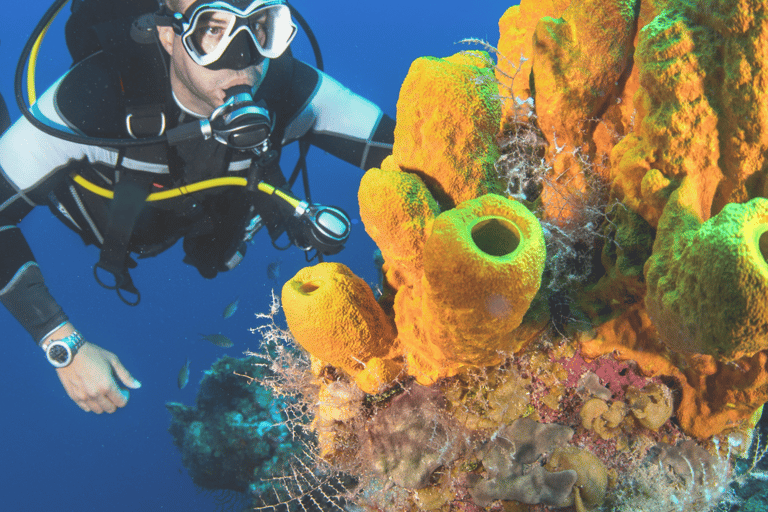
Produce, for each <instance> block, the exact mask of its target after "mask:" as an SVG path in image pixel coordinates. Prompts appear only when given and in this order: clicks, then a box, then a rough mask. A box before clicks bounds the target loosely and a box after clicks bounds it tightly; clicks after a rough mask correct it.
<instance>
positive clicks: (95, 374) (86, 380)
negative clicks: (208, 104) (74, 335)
mask: <svg viewBox="0 0 768 512" xmlns="http://www.w3.org/2000/svg"><path fill="white" fill-rule="evenodd" d="M56 373H57V374H58V375H59V380H61V384H62V385H63V386H64V390H65V391H66V392H67V394H68V395H69V398H71V399H72V400H74V401H75V403H76V404H77V405H78V406H79V407H80V408H81V409H82V410H84V411H86V412H95V413H96V414H101V413H102V412H108V413H110V414H111V413H113V412H115V411H116V410H117V408H118V407H125V405H126V404H127V403H128V398H129V392H128V390H127V389H121V388H120V387H119V386H118V385H117V382H116V381H115V378H119V379H120V381H121V382H122V383H123V384H124V385H125V386H126V387H129V388H131V389H138V388H140V387H141V383H140V382H139V381H137V380H136V379H134V378H133V377H132V376H131V374H130V373H129V372H128V370H126V369H125V367H124V366H123V365H122V363H121V362H120V360H119V359H118V358H117V356H116V355H115V354H113V353H112V352H110V351H108V350H104V349H103V348H101V347H99V346H97V345H94V344H93V343H90V342H87V341H86V342H85V343H84V344H83V346H82V347H80V350H78V352H77V354H75V357H74V358H73V359H72V363H70V365H69V366H66V367H64V368H57V369H56Z"/></svg>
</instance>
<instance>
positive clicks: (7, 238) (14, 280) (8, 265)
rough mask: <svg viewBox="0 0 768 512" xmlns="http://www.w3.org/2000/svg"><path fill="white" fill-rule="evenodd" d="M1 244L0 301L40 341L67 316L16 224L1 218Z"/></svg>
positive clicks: (33, 337) (36, 340) (37, 341)
mask: <svg viewBox="0 0 768 512" xmlns="http://www.w3.org/2000/svg"><path fill="white" fill-rule="evenodd" d="M0 200H2V198H0ZM0 219H1V217H0ZM0 247H1V248H2V250H0V303H2V304H3V305H4V306H5V307H6V309H8V311H9V312H10V313H11V315H13V317H14V318H16V320H17V321H18V322H19V323H20V324H21V325H22V327H24V329H26V331H27V332H28V333H29V334H30V336H32V339H34V340H35V342H36V343H38V344H39V343H40V342H41V341H42V340H43V339H44V338H46V337H47V336H49V335H50V334H51V333H52V332H53V331H54V330H56V328H57V327H59V326H60V325H61V324H62V323H64V322H66V321H67V316H66V315H65V314H64V310H63V309H62V308H61V306H59V304H58V303H57V302H56V301H55V300H54V298H53V297H52V296H51V294H50V292H49V291H48V287H46V286H45V281H44V280H43V274H42V272H41V271H40V268H39V267H38V266H37V263H36V262H35V258H34V256H33V255H32V251H31V249H30V248H29V245H28V244H27V241H26V240H25V239H24V235H22V233H21V230H20V229H19V228H18V226H14V225H11V224H7V223H6V224H3V223H2V220H0Z"/></svg>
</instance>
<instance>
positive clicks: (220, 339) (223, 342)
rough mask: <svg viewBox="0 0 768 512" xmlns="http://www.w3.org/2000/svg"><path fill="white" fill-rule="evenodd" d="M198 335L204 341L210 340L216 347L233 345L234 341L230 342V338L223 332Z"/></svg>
mask: <svg viewBox="0 0 768 512" xmlns="http://www.w3.org/2000/svg"><path fill="white" fill-rule="evenodd" d="M200 337H201V338H203V339H204V340H205V341H210V342H211V343H213V344H214V345H216V346H217V347H224V348H229V347H231V346H232V345H234V343H232V340H230V339H229V338H227V337H226V336H224V335H223V334H201V335H200Z"/></svg>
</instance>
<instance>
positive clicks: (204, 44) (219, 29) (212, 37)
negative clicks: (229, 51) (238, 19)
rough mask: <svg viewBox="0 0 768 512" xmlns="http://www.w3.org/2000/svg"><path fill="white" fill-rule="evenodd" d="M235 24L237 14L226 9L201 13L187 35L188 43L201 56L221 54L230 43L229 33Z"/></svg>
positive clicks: (203, 57) (202, 57)
mask: <svg viewBox="0 0 768 512" xmlns="http://www.w3.org/2000/svg"><path fill="white" fill-rule="evenodd" d="M234 24H235V15H234V14H232V13H228V12H224V11H205V12H202V13H200V14H199V15H198V16H197V17H196V19H195V23H194V25H193V26H192V27H191V29H190V31H189V32H188V35H187V36H186V38H187V41H188V45H189V46H191V47H192V48H193V49H194V51H195V53H197V55H198V56H199V57H200V58H201V59H205V58H206V57H209V58H210V57H211V56H214V55H215V56H219V55H221V53H222V51H223V48H222V45H223V46H225V47H226V45H227V44H228V43H229V39H230V38H229V34H230V32H231V30H232V26H233V25H234Z"/></svg>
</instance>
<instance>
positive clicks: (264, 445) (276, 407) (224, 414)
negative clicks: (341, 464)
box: [166, 357, 301, 495]
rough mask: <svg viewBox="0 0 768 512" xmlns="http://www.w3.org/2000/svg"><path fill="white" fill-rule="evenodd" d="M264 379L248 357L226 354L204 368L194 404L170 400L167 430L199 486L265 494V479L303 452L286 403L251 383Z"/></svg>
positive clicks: (265, 389)
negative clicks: (289, 423)
mask: <svg viewBox="0 0 768 512" xmlns="http://www.w3.org/2000/svg"><path fill="white" fill-rule="evenodd" d="M238 374H239V375H238ZM244 375H247V376H249V377H250V380H249V379H248V378H244V377H243V376H244ZM264 377H265V371H264V370H263V369H262V368H259V367H254V365H253V361H252V360H250V359H235V358H231V357H223V358H221V359H219V360H218V361H216V362H215V363H214V364H213V366H212V367H211V368H210V369H209V370H207V371H206V372H205V376H204V377H203V380H202V381H201V382H200V389H199V391H198V394H197V399H196V402H195V406H194V407H190V406H186V405H183V404H180V403H175V402H171V403H168V404H166V407H167V408H168V410H169V411H170V413H171V415H172V420H171V426H170V428H169V432H170V433H171V435H172V436H173V442H174V444H175V445H176V446H177V447H178V448H179V450H180V451H181V460H182V463H183V464H184V467H186V468H187V471H188V472H189V475H190V476H191V477H192V481H193V482H194V483H195V485H197V486H198V487H201V488H203V489H208V490H219V489H223V490H232V491H237V492H240V493H249V494H252V495H253V494H255V495H261V494H263V493H265V492H267V490H268V488H267V487H264V486H263V484H262V482H263V481H266V480H267V479H269V478H270V477H272V476H273V475H275V474H276V473H279V472H281V471H284V469H285V464H286V461H289V460H290V459H291V458H292V457H293V456H294V455H295V454H296V453H299V451H300V449H301V443H298V442H296V440H295V439H294V434H295V432H293V431H292V429H290V428H288V427H286V425H285V421H284V418H283V416H282V409H283V408H284V407H285V403H284V401H282V400H279V399H275V397H274V396H273V394H272V391H271V390H270V389H269V388H266V387H264V386H261V385H258V384H252V383H253V382H254V381H260V380H262V379H263V378H264Z"/></svg>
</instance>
